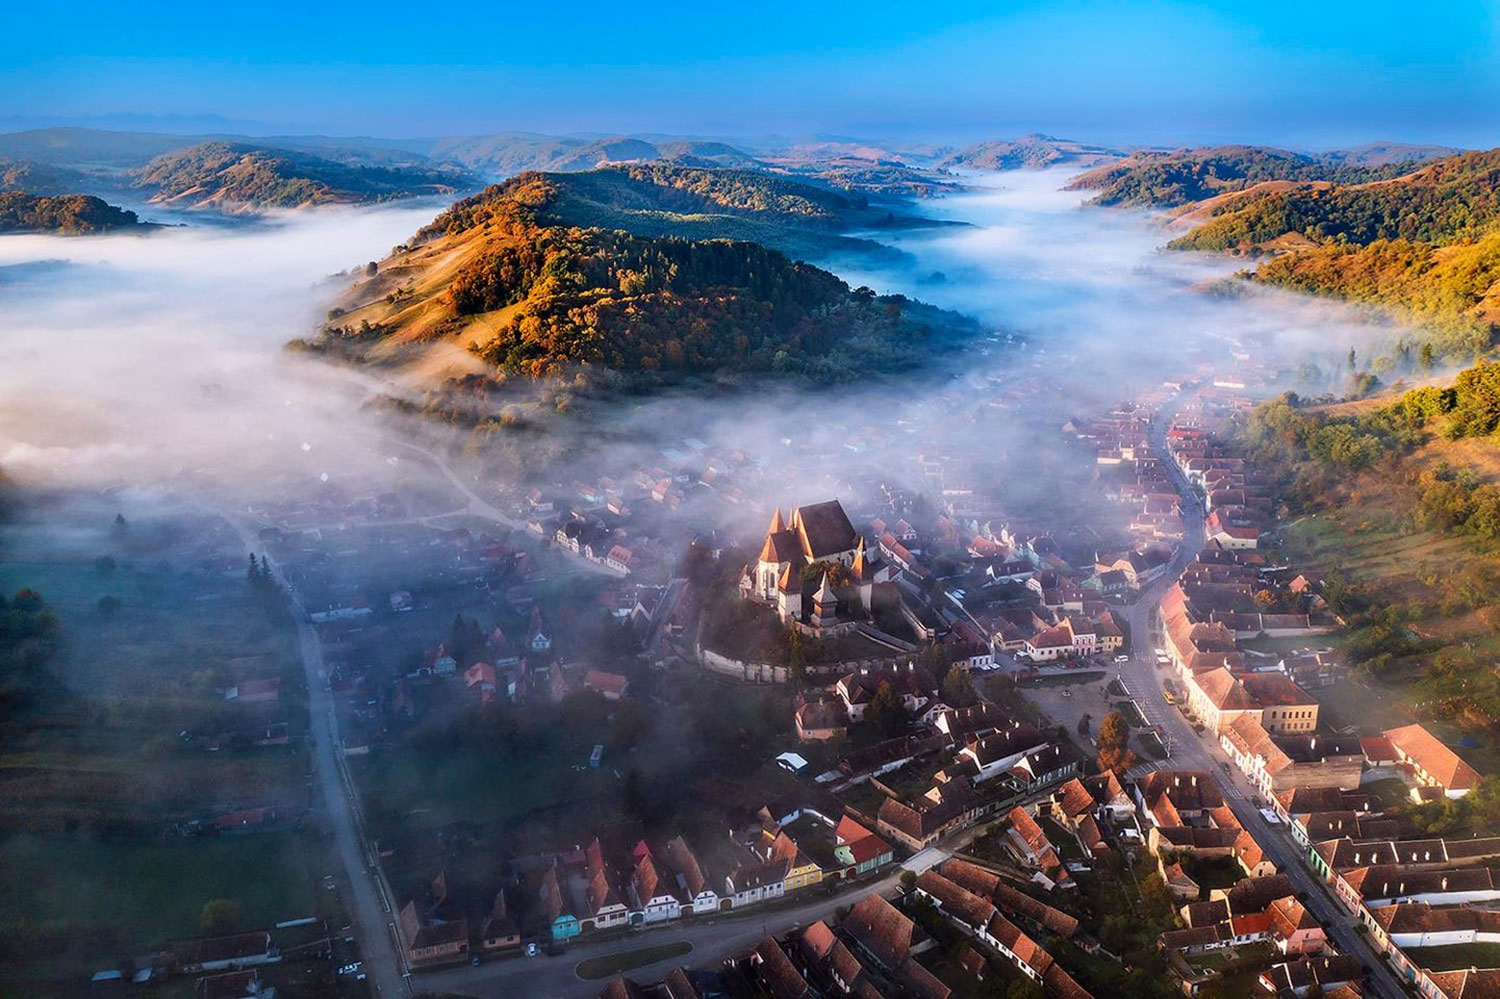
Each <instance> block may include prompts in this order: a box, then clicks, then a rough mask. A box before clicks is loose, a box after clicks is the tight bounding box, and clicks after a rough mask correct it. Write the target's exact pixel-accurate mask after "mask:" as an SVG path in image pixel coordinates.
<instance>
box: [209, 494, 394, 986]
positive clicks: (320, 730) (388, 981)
mask: <svg viewBox="0 0 1500 999" xmlns="http://www.w3.org/2000/svg"><path fill="white" fill-rule="evenodd" d="M224 519H225V520H226V521H227V522H228V523H229V524H230V525H232V526H233V527H234V529H235V531H236V532H237V533H238V534H239V535H240V537H241V540H242V541H243V542H244V544H245V550H246V552H247V553H248V552H254V551H256V550H257V549H258V548H259V547H260V546H259V545H258V544H256V541H255V537H254V535H253V533H252V532H251V531H250V530H249V528H247V527H246V526H245V524H244V523H243V522H241V520H240V519H239V518H237V517H232V516H226V517H225V518H224ZM261 557H262V558H263V559H264V561H265V564H266V565H268V566H270V567H271V570H272V572H273V574H274V575H275V577H276V579H277V581H278V582H279V583H281V585H282V588H283V590H284V592H285V593H286V595H287V601H288V604H289V610H290V613H291V615H292V620H293V621H294V622H295V624H296V627H297V645H298V651H299V652H300V653H301V656H302V668H303V673H304V676H305V677H306V680H307V727H308V734H309V736H310V737H311V739H312V747H311V748H312V754H311V761H312V767H313V779H314V781H316V783H317V786H318V792H319V796H320V797H321V799H322V802H323V807H324V809H325V810H326V813H327V817H328V824H329V827H330V829H331V830H332V832H333V844H334V848H335V849H336V850H337V851H338V855H339V858H340V860H341V861H342V862H343V868H344V870H343V876H342V877H338V876H335V880H336V887H337V889H338V890H339V891H341V892H342V895H343V899H344V903H345V905H346V906H347V908H348V910H349V918H350V920H351V923H352V929H353V931H354V935H355V938H356V939H357V940H358V942H359V953H360V957H361V959H362V960H363V961H364V967H363V969H362V970H363V972H364V973H365V974H366V975H368V976H369V977H368V979H367V981H368V982H369V984H370V985H371V986H372V991H373V992H374V994H375V995H377V996H379V997H382V999H395V997H396V996H400V995H403V994H405V993H406V992H407V991H408V989H407V987H406V985H405V984H404V981H403V975H402V971H403V967H404V965H403V963H402V961H401V959H400V956H399V951H398V947H397V944H396V926H395V914H394V912H393V911H392V908H391V904H390V901H389V899H388V898H387V893H386V889H385V885H384V883H383V880H382V878H381V875H380V871H379V869H378V868H376V867H375V866H373V865H372V864H371V863H370V855H369V852H368V850H367V849H366V841H365V834H364V828H363V825H362V823H361V822H360V819H359V814H358V809H359V805H358V802H357V801H356V800H355V793H356V792H355V789H354V786H353V783H352V782H351V781H349V780H348V775H347V773H346V771H345V769H344V767H343V759H342V758H341V757H342V752H343V743H342V741H340V739H339V735H338V718H337V716H336V714H335V711H334V704H333V695H332V694H331V693H329V690H328V680H327V671H326V669H325V668H324V665H323V650H322V647H321V645H320V643H319V641H318V633H317V630H316V629H315V628H314V627H313V626H312V622H311V620H310V619H309V618H308V616H307V611H306V608H304V607H303V605H302V598H301V596H300V594H298V593H297V591H296V590H295V589H294V588H293V587H292V586H290V585H289V584H288V583H287V582H286V580H285V578H284V577H282V575H281V572H280V569H279V568H277V566H276V565H275V564H274V563H273V562H272V561H271V559H270V558H269V557H268V556H265V555H262V556H261Z"/></svg>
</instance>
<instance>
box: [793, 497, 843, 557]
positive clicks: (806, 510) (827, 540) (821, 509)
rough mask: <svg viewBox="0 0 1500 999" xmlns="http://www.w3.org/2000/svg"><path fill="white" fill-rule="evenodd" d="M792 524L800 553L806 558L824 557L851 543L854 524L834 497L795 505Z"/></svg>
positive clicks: (836, 552)
mask: <svg viewBox="0 0 1500 999" xmlns="http://www.w3.org/2000/svg"><path fill="white" fill-rule="evenodd" d="M792 526H793V527H794V528H795V529H796V530H797V533H798V534H799V535H800V536H801V538H802V549H803V553H804V554H805V555H806V556H807V557H808V558H809V559H820V558H826V557H828V556H829V555H837V554H839V553H840V552H846V551H849V550H851V549H852V548H853V547H854V541H855V531H854V525H853V524H851V523H850V522H849V515H848V514H846V513H845V512H844V507H843V504H841V503H840V502H839V501H838V500H829V501H828V502H826V503H814V504H812V505H811V506H799V507H798V508H797V510H796V512H794V513H793V514H792Z"/></svg>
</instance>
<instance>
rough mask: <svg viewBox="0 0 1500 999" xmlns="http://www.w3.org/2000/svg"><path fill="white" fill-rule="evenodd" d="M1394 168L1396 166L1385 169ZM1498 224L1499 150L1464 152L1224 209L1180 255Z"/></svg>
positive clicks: (1191, 236)
mask: <svg viewBox="0 0 1500 999" xmlns="http://www.w3.org/2000/svg"><path fill="white" fill-rule="evenodd" d="M1379 169H1381V170H1390V169H1393V167H1382V168H1379ZM1497 218H1500V149H1494V150H1490V151H1488V152H1472V153H1461V154H1459V155H1457V156H1450V157H1447V158H1446V159H1441V160H1436V161H1434V162H1431V163H1428V164H1426V165H1425V166H1420V167H1419V168H1417V169H1415V170H1413V169H1410V165H1409V164H1408V165H1407V169H1405V170H1403V171H1402V175H1401V176H1398V177H1395V178H1389V179H1385V178H1383V179H1380V180H1375V181H1363V182H1342V183H1340V182H1335V183H1333V184H1332V185H1328V186H1306V187H1294V188H1292V189H1290V190H1283V191H1275V192H1272V193H1268V194H1265V195H1264V196H1260V197H1250V198H1246V199H1243V200H1241V201H1238V202H1234V203H1231V204H1230V205H1228V206H1226V208H1225V210H1223V211H1222V212H1220V213H1219V214H1217V215H1216V216H1215V217H1214V218H1213V219H1211V220H1210V221H1208V222H1205V223H1204V224H1203V225H1201V226H1199V227H1198V228H1196V229H1194V230H1193V231H1192V232H1191V233H1188V234H1187V235H1186V236H1183V237H1180V238H1179V239H1177V240H1174V241H1173V243H1172V245H1173V246H1174V247H1175V248H1178V249H1189V250H1229V249H1249V248H1251V247H1254V246H1257V245H1260V244H1263V243H1266V242H1268V241H1270V240H1273V239H1275V238H1277V237H1278V236H1281V235H1284V234H1286V233H1299V234H1301V235H1303V236H1305V237H1307V238H1308V239H1310V240H1312V241H1313V242H1324V241H1334V242H1338V243H1346V244H1347V243H1354V244H1360V245H1364V244H1368V243H1373V242H1375V241H1376V240H1388V239H1404V240H1418V241H1421V242H1426V243H1436V244H1445V243H1452V242H1456V241H1472V240H1473V239H1475V238H1477V237H1478V236H1479V235H1480V234H1481V233H1482V232H1484V231H1485V230H1487V229H1488V228H1489V227H1490V226H1491V225H1492V224H1493V223H1494V222H1495V221H1496V219H1497Z"/></svg>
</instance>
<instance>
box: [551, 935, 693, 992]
mask: <svg viewBox="0 0 1500 999" xmlns="http://www.w3.org/2000/svg"><path fill="white" fill-rule="evenodd" d="M692 949H693V945H692V944H690V943H688V942H687V941H686V940H679V941H677V942H676V943H669V944H660V945H658V946H655V947H641V948H639V949H638V950H627V951H625V952H624V953H623V954H610V955H608V956H606V957H592V958H589V959H588V960H587V961H579V962H578V967H577V969H575V971H576V974H577V975H578V977H579V978H582V979H583V980H584V981H586V982H592V981H597V980H598V979H600V978H608V977H609V976H611V975H613V974H616V973H618V972H621V971H632V970H634V969H636V968H644V967H645V966H646V965H648V964H655V963H656V962H658V961H667V960H670V959H671V958H674V957H681V956H682V955H684V954H687V953H689V952H690V951H691V950H692Z"/></svg>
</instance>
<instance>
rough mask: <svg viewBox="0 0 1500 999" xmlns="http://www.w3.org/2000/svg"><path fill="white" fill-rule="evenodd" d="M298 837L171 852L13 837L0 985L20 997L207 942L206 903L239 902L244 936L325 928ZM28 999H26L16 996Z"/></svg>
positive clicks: (0, 866)
mask: <svg viewBox="0 0 1500 999" xmlns="http://www.w3.org/2000/svg"><path fill="white" fill-rule="evenodd" d="M317 855H318V854H317V850H316V848H314V849H312V850H309V848H308V847H307V845H306V844H305V842H304V841H303V838H302V837H301V836H300V835H298V834H296V833H290V832H288V833H279V834H263V835H253V836H245V837H237V838H223V839H198V840H191V841H186V840H179V841H174V842H164V843H111V842H101V841H99V840H97V839H93V838H86V837H82V836H73V837H67V836H47V837H37V836H24V835H23V836H13V837H11V838H9V839H7V840H6V841H5V842H4V843H0V870H5V871H9V872H28V874H29V875H30V876H28V877H18V876H7V877H5V878H0V912H3V913H4V915H3V916H0V938H3V939H4V940H5V941H6V943H5V944H4V945H3V947H4V960H3V963H0V969H3V971H0V978H3V979H4V980H6V981H7V982H8V983H10V984H11V985H12V986H19V984H20V983H21V982H23V981H25V982H30V983H32V984H33V986H34V987H35V988H37V989H39V990H40V991H39V992H31V993H28V994H42V993H45V992H46V991H47V990H46V989H45V988H43V987H42V986H43V985H44V984H45V983H57V982H59V981H63V982H66V981H69V980H73V981H77V980H80V979H82V978H86V977H87V976H88V975H90V974H92V973H93V972H94V971H98V970H100V969H102V968H108V967H114V966H116V965H117V963H118V962H119V961H120V960H121V959H122V958H126V957H132V956H135V955H137V954H143V953H149V952H150V949H151V948H153V947H156V946H159V945H161V944H163V943H166V942H168V941H170V940H173V939H181V938H186V937H193V936H197V935H199V934H200V933H201V932H202V930H201V914H202V910H203V905H204V903H206V902H208V901H210V900H212V899H218V898H224V899H233V900H235V901H238V902H239V903H240V904H241V905H242V906H243V913H244V914H243V917H242V920H241V925H242V926H243V927H244V928H246V929H250V928H267V927H269V926H271V925H273V924H275V923H276V922H279V921H282V920H287V919H297V918H300V917H304V916H317V915H323V914H324V913H322V912H320V911H319V908H318V907H319V905H320V904H326V903H320V900H319V899H318V898H317V897H316V894H315V889H314V885H315V883H316V880H317V879H318V878H320V877H321V876H322V875H323V874H324V873H326V872H324V871H321V870H318V869H317V868H316V864H315V861H313V860H312V859H310V858H311V857H316V856H317ZM17 994H22V993H19V992H18V993H17Z"/></svg>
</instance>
